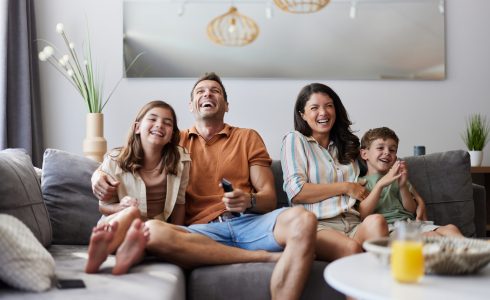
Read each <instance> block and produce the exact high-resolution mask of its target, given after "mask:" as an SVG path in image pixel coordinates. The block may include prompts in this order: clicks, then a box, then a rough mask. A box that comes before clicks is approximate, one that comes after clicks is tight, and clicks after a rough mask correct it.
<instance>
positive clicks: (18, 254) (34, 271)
mask: <svg viewBox="0 0 490 300" xmlns="http://www.w3.org/2000/svg"><path fill="white" fill-rule="evenodd" d="M0 241H1V243H0V279H1V280H2V281H3V282H5V283H7V284H9V285H11V286H12V287H15V288H18V289H22V290H26V291H32V292H41V291H45V290H47V289H49V288H50V287H51V283H52V279H53V278H54V260H53V258H52V257H51V255H50V254H49V252H48V250H46V249H45V248H44V247H43V245H41V243H40V242H39V241H38V240H37V239H36V237H35V236H34V235H33V234H32V232H31V230H30V229H29V228H27V226H26V225H24V223H22V222H21V221H20V220H19V219H17V218H15V217H13V216H11V215H7V214H0Z"/></svg>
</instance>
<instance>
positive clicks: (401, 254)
mask: <svg viewBox="0 0 490 300" xmlns="http://www.w3.org/2000/svg"><path fill="white" fill-rule="evenodd" d="M391 274H392V276H393V278H395V280H397V281H398V282H403V283H415V282H418V281H419V280H420V279H421V278H422V276H423V275H424V255H423V253H422V240H421V238H420V225H419V224H418V223H416V222H411V223H407V222H397V223H396V224H395V239H394V240H393V241H392V243H391Z"/></svg>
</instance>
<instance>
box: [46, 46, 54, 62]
mask: <svg viewBox="0 0 490 300" xmlns="http://www.w3.org/2000/svg"><path fill="white" fill-rule="evenodd" d="M43 53H44V55H45V56H46V59H48V58H50V57H51V56H52V55H53V54H54V49H53V47H51V46H46V47H44V49H43Z"/></svg>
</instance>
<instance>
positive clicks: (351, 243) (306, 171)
mask: <svg viewBox="0 0 490 300" xmlns="http://www.w3.org/2000/svg"><path fill="white" fill-rule="evenodd" d="M351 124H352V123H351V122H350V120H349V117H348V115H347V112H346V110H345V108H344V106H343V105H342V102H341V101H340V98H339V96H338V95H337V94H336V93H335V92H334V91H333V90H332V89H331V88H329V87H328V86H326V85H324V84H320V83H313V84H309V85H307V86H305V87H304V88H303V89H302V90H301V91H300V93H299V95H298V98H297V100H296V104H295V107H294V129H295V131H292V132H289V133H288V134H286V136H285V137H284V138H283V143H282V149H281V165H282V169H283V174H284V190H285V191H286V193H287V195H288V198H289V200H290V202H291V204H292V205H293V206H294V205H303V206H304V207H305V208H306V209H307V210H309V211H311V212H313V213H314V214H315V215H316V216H317V218H318V228H317V243H316V254H317V257H318V258H319V259H322V260H326V261H331V260H334V259H337V258H340V257H343V256H347V255H350V254H354V253H359V252H361V251H362V246H361V245H362V243H363V242H364V241H365V240H366V239H370V238H376V237H381V236H387V235H388V229H387V225H386V221H385V220H384V218H383V217H382V216H381V215H371V216H368V217H367V218H365V219H364V221H363V222H361V219H360V215H359V212H358V211H357V210H356V202H357V200H359V201H362V200H363V199H364V198H365V197H366V196H367V194H368V193H367V191H366V189H365V188H364V187H363V186H362V185H361V184H359V183H357V179H358V177H359V164H358V162H357V158H358V156H359V139H358V138H357V136H355V135H354V134H353V133H352V131H351V129H350V125H351Z"/></svg>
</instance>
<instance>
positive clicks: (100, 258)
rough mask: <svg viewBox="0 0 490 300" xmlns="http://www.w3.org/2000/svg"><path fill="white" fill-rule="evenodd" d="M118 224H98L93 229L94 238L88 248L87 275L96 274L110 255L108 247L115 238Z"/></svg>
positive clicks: (91, 238)
mask: <svg viewBox="0 0 490 300" xmlns="http://www.w3.org/2000/svg"><path fill="white" fill-rule="evenodd" d="M117 226H118V223H117V222H113V223H112V224H107V223H105V224H98V225H97V226H95V227H94V228H93V229H92V236H91V237H90V243H89V246H88V261H87V264H86V265H85V272H86V273H96V272H97V271H98V270H99V267H100V265H101V264H102V263H103V262H104V261H105V260H106V258H107V256H108V255H109V251H108V246H109V243H110V242H111V241H112V239H113V238H114V232H115V231H116V229H117Z"/></svg>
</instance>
